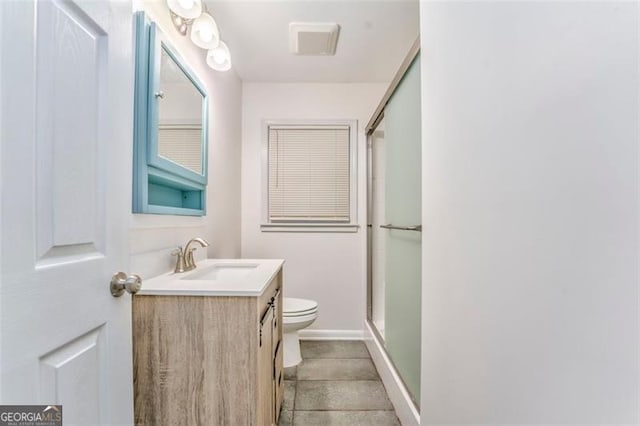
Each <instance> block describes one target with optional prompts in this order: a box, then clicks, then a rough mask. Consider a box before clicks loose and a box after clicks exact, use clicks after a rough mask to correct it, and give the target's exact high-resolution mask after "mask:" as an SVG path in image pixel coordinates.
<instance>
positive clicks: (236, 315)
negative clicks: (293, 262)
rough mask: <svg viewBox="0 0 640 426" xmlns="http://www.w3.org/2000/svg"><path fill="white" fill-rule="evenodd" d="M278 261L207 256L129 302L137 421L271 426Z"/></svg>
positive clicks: (279, 378) (276, 387) (276, 409)
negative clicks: (131, 311) (192, 266)
mask: <svg viewBox="0 0 640 426" xmlns="http://www.w3.org/2000/svg"><path fill="white" fill-rule="evenodd" d="M283 263H284V261H282V260H265V259H260V260H250V259H230V260H214V259H209V260H205V261H202V262H199V263H198V267H197V269H195V270H193V271H190V272H186V273H181V274H178V273H169V274H164V275H161V276H159V277H157V278H154V279H150V280H147V281H145V286H144V289H143V290H141V291H140V292H139V293H138V294H136V295H135V297H134V298H133V376H134V409H135V423H136V424H144V425H149V424H156V425H161V424H171V425H174V424H175V425H178V424H188V425H258V426H264V425H275V424H277V423H278V417H279V413H280V407H281V405H282V399H283V386H284V382H283V371H282V353H283V348H282V327H281V324H282V265H283Z"/></svg>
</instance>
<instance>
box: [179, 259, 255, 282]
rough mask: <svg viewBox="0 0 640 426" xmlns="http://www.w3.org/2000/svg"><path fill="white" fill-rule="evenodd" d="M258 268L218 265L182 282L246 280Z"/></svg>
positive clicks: (194, 273) (196, 273)
mask: <svg viewBox="0 0 640 426" xmlns="http://www.w3.org/2000/svg"><path fill="white" fill-rule="evenodd" d="M257 267H258V264H256V263H246V264H243V263H229V264H216V265H213V266H209V267H205V268H204V269H202V270H196V272H193V273H191V274H189V275H187V276H185V277H184V278H181V279H182V280H211V281H222V280H237V279H240V278H244V277H246V276H247V275H249V274H250V273H251V272H253V271H255V269H256V268H257Z"/></svg>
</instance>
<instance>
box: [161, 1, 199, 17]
mask: <svg viewBox="0 0 640 426" xmlns="http://www.w3.org/2000/svg"><path fill="white" fill-rule="evenodd" d="M167 6H169V10H171V12H173V13H175V14H176V15H178V16H179V17H181V18H184V19H195V18H197V17H198V16H200V14H201V13H202V1H201V0H167Z"/></svg>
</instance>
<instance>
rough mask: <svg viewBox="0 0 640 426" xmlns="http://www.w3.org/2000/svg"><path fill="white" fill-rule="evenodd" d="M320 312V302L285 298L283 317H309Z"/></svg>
mask: <svg viewBox="0 0 640 426" xmlns="http://www.w3.org/2000/svg"><path fill="white" fill-rule="evenodd" d="M317 310H318V302H316V301H314V300H307V299H296V298H293V297H285V298H284V303H283V306H282V315H283V316H299V315H308V314H311V313H313V312H315V311H317Z"/></svg>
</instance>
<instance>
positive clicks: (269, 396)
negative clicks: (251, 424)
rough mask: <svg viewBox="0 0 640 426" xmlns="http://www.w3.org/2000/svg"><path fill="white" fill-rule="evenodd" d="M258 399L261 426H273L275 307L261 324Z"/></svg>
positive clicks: (268, 309)
mask: <svg viewBox="0 0 640 426" xmlns="http://www.w3.org/2000/svg"><path fill="white" fill-rule="evenodd" d="M259 327H260V330H259V336H260V337H259V339H260V341H259V354H258V359H259V363H258V398H259V401H260V402H259V419H260V425H261V426H266V425H273V424H275V423H274V419H275V413H274V401H273V307H272V306H271V305H269V306H268V307H267V308H266V311H265V312H264V313H263V315H262V318H261V319H260V324H259Z"/></svg>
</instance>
